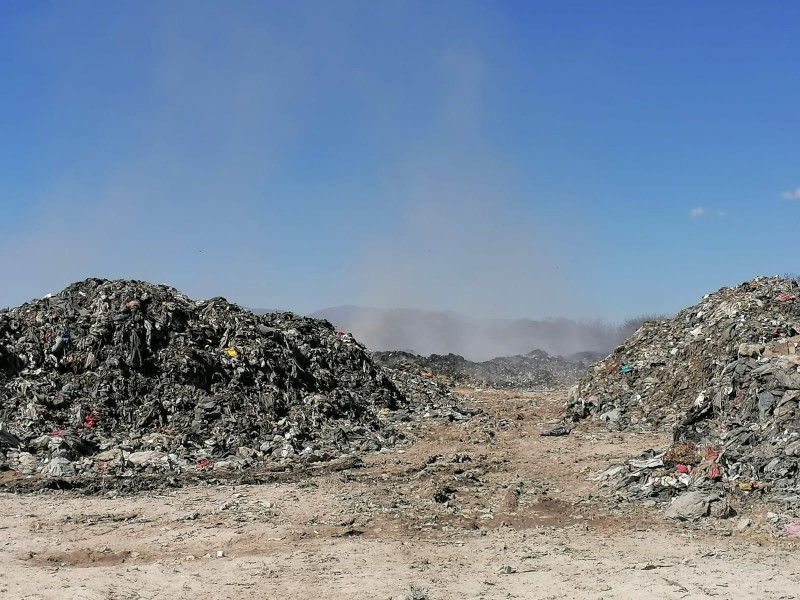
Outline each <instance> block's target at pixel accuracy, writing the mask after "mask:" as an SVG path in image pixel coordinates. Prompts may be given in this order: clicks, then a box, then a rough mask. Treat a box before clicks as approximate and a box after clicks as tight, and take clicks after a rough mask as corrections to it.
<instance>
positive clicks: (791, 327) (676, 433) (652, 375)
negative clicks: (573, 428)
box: [567, 277, 800, 505]
mask: <svg viewBox="0 0 800 600" xmlns="http://www.w3.org/2000/svg"><path fill="white" fill-rule="evenodd" d="M799 288H800V286H798V282H797V281H795V280H793V279H789V278H781V277H759V278H756V279H753V280H751V281H748V282H745V283H743V284H741V285H739V286H738V287H734V288H723V289H721V290H719V291H718V292H716V293H713V294H710V295H707V296H705V297H704V298H703V300H702V301H701V302H700V303H699V304H697V305H696V306H692V307H690V308H687V309H685V310H683V311H681V312H680V313H679V314H678V315H677V316H676V317H675V318H673V319H668V320H663V321H654V322H648V323H645V324H644V325H643V326H642V327H641V328H640V329H639V330H638V331H637V332H636V333H635V334H634V335H633V336H631V337H630V338H629V339H628V340H627V341H626V342H625V343H624V344H623V345H621V346H620V347H619V348H617V349H616V350H615V351H614V352H613V353H612V354H611V355H610V356H608V357H607V358H606V359H605V360H603V361H601V362H599V363H597V364H596V365H594V367H593V368H592V369H590V371H589V372H588V374H587V375H586V376H585V377H584V378H583V379H582V380H581V381H580V383H579V384H578V386H577V387H576V388H574V390H573V391H572V393H571V397H570V400H569V402H568V407H567V410H568V413H569V414H570V415H571V416H572V417H573V419H576V420H577V419H584V418H591V419H596V420H600V421H604V422H606V424H607V425H608V426H609V427H612V428H615V429H622V430H625V429H627V430H659V429H661V430H663V429H667V428H670V429H671V430H672V433H673V442H674V443H673V445H672V447H670V448H668V449H666V452H664V453H661V454H656V453H651V454H650V455H649V456H645V457H641V458H640V460H639V462H640V463H641V460H642V459H649V460H650V462H649V464H645V465H641V464H637V463H636V461H629V462H628V463H627V464H626V465H623V466H621V467H622V468H621V469H620V470H618V471H616V472H615V473H606V474H603V476H602V477H601V478H605V479H609V480H611V481H612V482H613V483H612V485H614V487H615V488H616V489H617V491H618V493H619V494H621V495H623V496H624V497H626V498H627V499H631V500H633V499H642V498H656V499H658V500H659V501H663V502H666V501H668V500H669V499H670V498H671V497H673V496H675V495H677V494H681V493H683V492H685V491H686V490H690V491H695V490H698V489H700V490H711V491H713V492H714V493H717V494H749V495H752V494H768V495H769V497H770V498H771V499H772V500H777V501H784V502H787V503H792V504H795V505H796V502H797V500H798V498H800V429H799V428H798V425H800V408H799V407H798V404H799V403H800V370H799V369H798V367H800V351H799V350H798V348H799V347H800V335H798V334H800V300H798V298H800V289H799Z"/></svg>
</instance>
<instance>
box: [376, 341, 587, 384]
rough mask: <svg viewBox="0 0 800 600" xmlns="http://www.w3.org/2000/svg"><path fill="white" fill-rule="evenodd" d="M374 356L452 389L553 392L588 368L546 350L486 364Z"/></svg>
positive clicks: (443, 357) (456, 357) (395, 353)
mask: <svg viewBox="0 0 800 600" xmlns="http://www.w3.org/2000/svg"><path fill="white" fill-rule="evenodd" d="M372 357H373V360H375V362H376V363H377V364H379V365H383V366H386V367H393V368H395V369H398V370H404V371H407V372H412V373H421V374H428V375H433V376H436V377H437V378H439V379H440V380H441V381H442V382H444V383H445V384H447V385H450V386H470V387H481V388H494V389H508V388H514V389H529V388H535V389H543V388H548V389H552V388H554V387H559V386H564V385H572V384H574V383H575V382H576V381H577V380H578V379H579V377H580V376H581V375H582V374H583V372H584V371H585V369H586V365H585V364H584V363H582V362H571V361H568V360H566V359H562V358H555V357H552V356H550V355H549V354H547V352H545V351H543V350H534V351H532V352H529V353H528V354H526V355H524V356H521V355H520V356H503V357H499V358H493V359H492V360H487V361H485V362H472V361H469V360H467V359H466V358H464V357H463V356H459V355H458V354H446V355H442V354H431V355H430V356H427V357H425V356H418V355H416V354H411V353H409V352H401V351H391V352H374V353H373V355H372Z"/></svg>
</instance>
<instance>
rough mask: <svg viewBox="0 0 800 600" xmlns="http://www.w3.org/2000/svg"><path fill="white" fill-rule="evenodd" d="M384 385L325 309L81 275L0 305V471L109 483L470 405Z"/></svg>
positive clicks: (341, 439)
mask: <svg viewBox="0 0 800 600" xmlns="http://www.w3.org/2000/svg"><path fill="white" fill-rule="evenodd" d="M398 385H399V386H400V387H401V388H402V391H401V390H399V389H398ZM398 385H395V383H393V382H392V380H391V378H390V376H389V372H388V371H385V370H383V369H382V368H380V367H377V366H376V365H375V364H374V363H373V362H372V359H371V357H370V354H369V352H368V351H367V350H366V349H365V348H364V347H363V346H362V345H361V344H359V343H358V342H357V341H356V340H355V339H353V337H352V336H350V335H347V334H340V333H337V332H336V331H335V330H334V329H333V327H332V326H331V325H330V324H329V323H328V322H326V321H320V320H316V319H312V318H306V317H301V316H298V315H295V314H292V313H271V314H265V315H258V316H257V315H255V314H253V313H252V312H250V311H249V310H246V309H244V308H242V307H239V306H237V305H235V304H231V303H229V302H227V301H226V300H225V299H224V298H212V299H210V300H205V301H193V300H190V299H189V298H188V297H186V296H185V295H183V294H182V293H180V292H178V291H177V290H175V289H173V288H171V287H168V286H165V285H153V284H149V283H146V282H142V281H126V280H120V281H109V280H102V279H87V280H85V281H82V282H79V283H75V284H72V285H70V286H69V287H67V288H66V289H65V290H63V291H62V292H61V293H59V294H56V295H48V297H45V298H42V299H39V300H35V301H32V302H29V303H27V304H24V305H22V306H20V307H17V308H12V309H6V310H3V311H0V406H1V407H2V409H0V469H12V470H15V471H17V472H18V473H19V474H21V475H33V474H37V475H43V476H45V477H49V478H54V479H62V478H71V477H74V476H76V475H79V476H80V475H90V474H94V475H98V474H102V475H103V476H104V477H105V478H108V479H113V478H114V477H129V476H131V475H133V474H136V473H139V472H149V473H154V472H166V471H169V472H182V471H184V472H185V471H192V472H197V471H203V470H219V469H225V468H233V469H240V468H244V467H248V466H253V465H257V464H262V463H263V462H264V461H271V462H274V461H282V460H288V459H299V460H302V461H304V462H315V461H323V460H329V459H331V458H333V457H336V456H341V455H345V454H350V453H353V452H358V451H374V450H380V449H382V448H386V447H390V446H392V445H394V444H396V443H398V442H399V441H401V440H402V438H403V435H402V434H400V433H398V430H397V429H396V428H395V427H394V426H393V422H394V421H395V420H396V418H394V417H396V416H397V415H398V414H401V413H408V412H409V411H412V410H426V411H432V410H439V411H440V412H441V413H442V414H447V415H449V416H451V417H452V418H456V417H454V416H453V415H452V413H455V414H457V415H460V416H461V417H462V418H464V419H467V418H469V416H471V415H466V414H462V413H458V411H456V410H455V409H454V408H453V406H454V402H452V401H451V400H449V399H448V396H447V393H446V391H445V390H444V388H442V387H441V386H437V385H436V384H433V383H432V382H428V381H426V380H424V378H421V377H417V376H413V375H411V374H403V375H402V376H401V377H400V378H399V380H398ZM412 395H413V396H414V399H415V401H416V402H418V403H419V404H418V405H415V406H412V405H411V403H410V401H409V396H412ZM472 414H474V412H473V413H472ZM393 416H394V417H393Z"/></svg>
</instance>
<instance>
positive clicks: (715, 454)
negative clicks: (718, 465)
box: [706, 446, 719, 461]
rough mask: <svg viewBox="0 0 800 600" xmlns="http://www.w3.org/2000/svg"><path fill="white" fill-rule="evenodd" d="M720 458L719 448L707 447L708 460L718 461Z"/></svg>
mask: <svg viewBox="0 0 800 600" xmlns="http://www.w3.org/2000/svg"><path fill="white" fill-rule="evenodd" d="M718 458H719V448H717V447H716V446H706V460H710V461H716V460H717V459H718Z"/></svg>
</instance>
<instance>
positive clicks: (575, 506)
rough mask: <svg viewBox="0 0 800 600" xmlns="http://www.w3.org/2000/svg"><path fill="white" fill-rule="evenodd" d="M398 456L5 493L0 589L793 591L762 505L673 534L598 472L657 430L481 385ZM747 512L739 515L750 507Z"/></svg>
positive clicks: (405, 595) (14, 594) (555, 397)
mask: <svg viewBox="0 0 800 600" xmlns="http://www.w3.org/2000/svg"><path fill="white" fill-rule="evenodd" d="M468 394H469V395H470V396H471V397H472V399H471V400H469V401H468V402H467V403H468V404H472V405H477V406H480V407H482V408H483V409H484V410H485V411H486V412H487V414H488V415H490V416H491V418H489V417H484V418H474V419H472V420H471V421H469V422H466V423H443V422H441V421H439V420H435V419H421V420H419V421H416V422H413V423H410V424H409V433H410V434H411V435H412V437H414V438H415V439H416V441H415V442H414V443H413V444H410V445H408V446H406V447H404V448H402V449H400V450H399V451H392V452H385V453H377V454H373V455H369V456H365V457H363V464H362V465H359V464H357V463H355V464H354V462H353V461H346V460H345V461H339V462H338V463H326V465H324V466H322V467H319V468H318V469H317V470H318V471H319V472H318V473H313V474H312V473H309V474H302V476H299V475H298V476H289V477H286V478H284V479H282V480H277V481H271V482H268V483H261V484H258V485H253V484H249V485H245V484H242V483H231V484H222V485H219V484H218V485H215V486H210V485H193V486H191V487H184V488H181V489H177V490H173V491H168V492H162V493H154V492H150V493H139V494H135V495H123V494H119V493H115V492H108V493H106V494H103V495H94V496H86V495H82V494H80V493H78V492H75V491H49V490H48V491H44V492H38V493H25V494H10V493H3V494H0V534H2V537H0V600H1V599H2V598H31V599H33V598H59V599H62V600H64V599H69V598H81V599H105V600H116V599H120V600H121V599H125V600H128V599H130V600H135V599H150V600H155V599H167V598H170V599H171V598H186V599H192V600H195V599H204V598H214V599H223V598H230V599H255V598H259V599H260V598H282V599H286V600H301V599H314V600H318V599H320V598H352V599H356V598H360V599H372V598H380V599H387V600H388V599H404V600H405V599H413V600H423V599H426V598H427V599H430V600H445V599H461V598H536V599H550V598H552V599H556V598H565V599H572V598H576V599H578V598H607V599H611V598H620V599H622V598H636V599H639V598H665V599H672V598H710V597H716V598H720V599H723V598H748V599H752V598H760V599H781V598H783V599H789V598H800V557H799V556H798V552H797V544H796V543H792V542H791V541H788V540H779V539H776V538H775V537H774V536H773V535H772V532H771V529H770V527H769V525H768V524H767V523H766V521H765V519H764V516H765V514H766V510H767V509H766V507H760V506H757V505H756V506H754V507H739V515H738V516H737V517H736V518H734V519H729V520H725V521H713V522H711V521H708V522H705V523H703V524H701V525H700V526H693V527H682V526H680V525H676V524H672V523H669V522H667V521H665V520H664V517H663V515H662V514H661V513H660V512H659V511H658V510H657V509H655V508H648V507H641V506H637V507H631V506H628V505H618V506H617V505H615V504H614V503H613V502H612V501H610V500H609V492H608V490H603V489H600V488H598V487H597V484H595V483H592V481H590V479H589V477H588V475H589V474H590V473H591V472H594V471H599V470H602V469H605V468H606V467H607V466H609V465H610V464H612V463H614V462H615V461H621V460H624V459H626V458H628V457H630V456H631V455H633V454H635V453H638V452H640V451H641V450H644V449H646V448H651V447H653V448H662V447H664V446H666V445H667V440H666V439H663V438H659V437H658V436H655V435H642V434H620V433H613V432H609V431H607V430H604V429H602V428H597V427H593V426H588V425H580V426H579V427H578V428H577V429H576V430H575V431H573V433H572V434H570V435H569V436H566V437H540V436H539V433H540V432H541V431H544V430H546V429H549V428H551V427H553V426H554V425H555V424H557V423H558V414H559V411H560V408H561V403H562V398H563V396H562V395H560V394H556V393H549V394H548V393H518V392H517V393H514V392H482V393H479V392H474V391H469V392H468ZM745 517H746V518H747V519H749V521H750V525H749V526H748V527H746V528H743V529H740V526H743V524H744V522H743V518H745Z"/></svg>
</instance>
